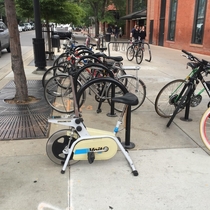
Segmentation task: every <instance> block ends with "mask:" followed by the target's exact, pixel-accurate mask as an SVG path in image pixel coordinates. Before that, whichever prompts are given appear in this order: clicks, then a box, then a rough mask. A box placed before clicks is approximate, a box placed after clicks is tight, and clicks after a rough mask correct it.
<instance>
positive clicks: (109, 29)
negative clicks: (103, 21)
mask: <svg viewBox="0 0 210 210" xmlns="http://www.w3.org/2000/svg"><path fill="white" fill-rule="evenodd" d="M107 33H109V34H112V27H111V26H110V25H109V26H108V28H107Z"/></svg>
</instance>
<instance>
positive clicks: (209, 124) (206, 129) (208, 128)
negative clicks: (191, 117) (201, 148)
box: [199, 85, 210, 150]
mask: <svg viewBox="0 0 210 210" xmlns="http://www.w3.org/2000/svg"><path fill="white" fill-rule="evenodd" d="M209 86H210V85H209ZM209 89H210V87H209ZM199 131H200V137H201V140H202V141H203V143H204V145H205V146H206V148H207V149H208V150H210V136H209V135H210V108H208V109H207V110H206V111H205V112H204V114H203V115H202V118H201V120H200V125H199Z"/></svg>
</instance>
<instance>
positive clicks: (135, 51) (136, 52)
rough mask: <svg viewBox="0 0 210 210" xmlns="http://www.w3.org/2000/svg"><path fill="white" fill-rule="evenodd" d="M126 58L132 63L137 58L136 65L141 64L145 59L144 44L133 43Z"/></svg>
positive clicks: (139, 42)
mask: <svg viewBox="0 0 210 210" xmlns="http://www.w3.org/2000/svg"><path fill="white" fill-rule="evenodd" d="M126 57H127V59H128V61H132V60H133V59H134V57H135V58H136V63H137V64H140V63H141V62H142V60H143V57H144V51H143V49H142V42H141V41H135V42H132V45H131V46H129V47H128V49H127V51H126Z"/></svg>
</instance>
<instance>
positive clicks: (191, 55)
mask: <svg viewBox="0 0 210 210" xmlns="http://www.w3.org/2000/svg"><path fill="white" fill-rule="evenodd" d="M182 52H183V53H185V54H186V55H187V58H188V59H189V60H191V61H196V62H199V63H203V62H202V61H203V60H202V61H201V60H200V59H199V58H197V57H195V56H194V55H193V54H191V53H190V52H187V51H186V50H182Z"/></svg>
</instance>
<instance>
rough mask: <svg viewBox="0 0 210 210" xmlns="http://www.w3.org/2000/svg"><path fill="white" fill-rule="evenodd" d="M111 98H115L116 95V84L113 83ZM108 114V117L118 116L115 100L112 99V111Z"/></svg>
mask: <svg viewBox="0 0 210 210" xmlns="http://www.w3.org/2000/svg"><path fill="white" fill-rule="evenodd" d="M111 86H112V87H111V88H112V90H111V98H114V97H115V85H114V84H111ZM107 116H108V117H116V116H117V115H116V113H115V112H114V102H113V101H112V100H111V105H110V113H107Z"/></svg>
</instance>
